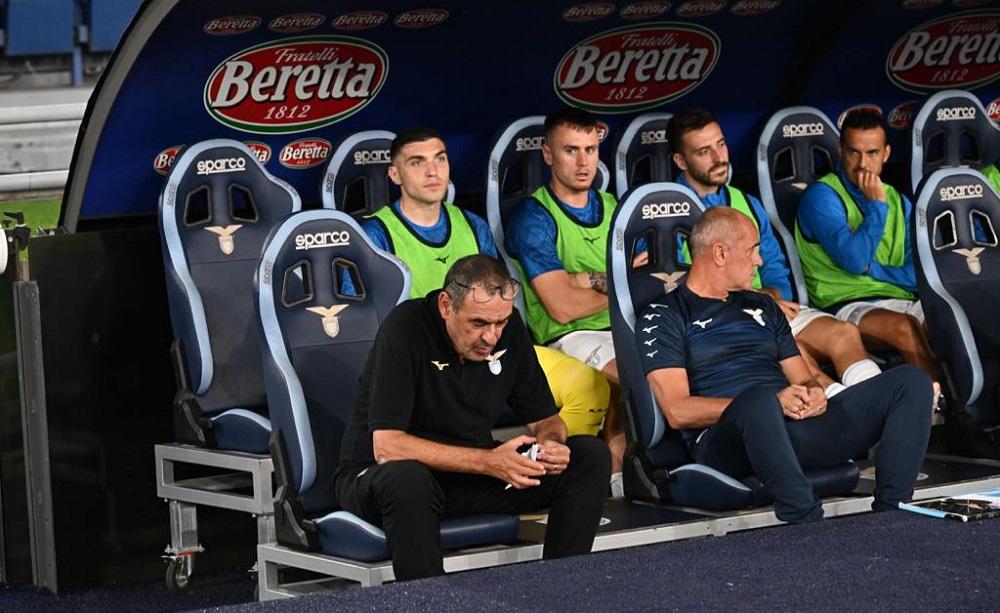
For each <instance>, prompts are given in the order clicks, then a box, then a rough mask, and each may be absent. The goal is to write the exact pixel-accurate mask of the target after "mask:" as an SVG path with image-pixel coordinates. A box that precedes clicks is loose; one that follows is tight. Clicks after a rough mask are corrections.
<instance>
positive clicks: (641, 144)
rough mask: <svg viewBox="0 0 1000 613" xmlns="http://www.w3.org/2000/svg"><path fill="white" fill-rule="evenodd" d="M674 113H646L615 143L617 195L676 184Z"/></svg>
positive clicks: (633, 121) (629, 125) (623, 131)
mask: <svg viewBox="0 0 1000 613" xmlns="http://www.w3.org/2000/svg"><path fill="white" fill-rule="evenodd" d="M671 117H673V114H672V113H645V114H643V115H639V116H638V117H636V118H635V119H633V120H632V121H630V122H629V123H628V124H627V125H626V126H625V129H624V130H622V131H621V132H620V133H619V135H618V139H617V141H616V142H615V193H616V195H617V196H618V197H619V198H621V197H622V195H624V194H625V192H626V191H628V190H629V188H631V187H634V186H636V185H643V184H645V183H658V182H663V181H672V180H673V178H674V167H673V164H671V162H670V157H671V155H672V154H673V151H672V150H671V148H670V143H669V142H667V124H668V123H669V122H670V118H671Z"/></svg>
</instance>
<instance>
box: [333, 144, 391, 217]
mask: <svg viewBox="0 0 1000 613" xmlns="http://www.w3.org/2000/svg"><path fill="white" fill-rule="evenodd" d="M394 138H396V134H395V133H394V132H389V131H387V130H365V131H364V132H358V133H356V134H351V135H350V136H348V137H347V138H345V139H344V140H342V141H340V144H339V145H337V148H336V149H335V150H334V152H333V155H332V156H330V162H329V163H328V164H327V165H326V173H325V174H324V176H323V188H322V196H323V208H324V209H336V210H338V211H344V212H346V213H350V214H352V215H354V214H367V213H371V212H373V211H375V209H377V208H378V207H380V206H382V205H383V204H385V203H387V202H391V201H392V200H394V199H395V195H394V193H392V192H391V191H390V189H391V188H390V186H389V177H388V175H387V174H386V171H387V169H388V168H389V163H390V162H391V160H390V159H389V147H390V146H391V145H392V139H394ZM397 191H398V190H397Z"/></svg>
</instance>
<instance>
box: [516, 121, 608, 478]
mask: <svg viewBox="0 0 1000 613" xmlns="http://www.w3.org/2000/svg"><path fill="white" fill-rule="evenodd" d="M545 139H546V142H545V144H544V145H542V156H543V158H544V159H545V163H546V164H548V165H549V166H550V167H551V169H552V179H551V180H550V181H549V183H548V184H547V185H544V186H542V187H541V188H539V189H538V190H537V191H535V193H534V194H532V196H531V198H529V199H527V200H525V201H524V202H522V203H521V204H520V206H518V207H517V208H516V209H515V210H514V211H513V212H512V214H511V216H510V218H509V219H508V220H507V227H506V228H505V232H504V235H505V239H504V240H505V244H506V247H507V252H508V253H509V254H510V255H511V257H513V258H514V259H515V260H516V261H517V266H518V267H519V269H520V272H521V276H522V278H523V279H524V280H525V287H524V298H525V304H526V308H527V313H526V317H525V319H526V320H527V323H528V328H529V329H530V330H531V333H532V334H533V335H534V337H535V340H536V341H537V342H539V343H543V344H546V345H548V346H549V347H552V348H554V349H559V350H560V351H562V352H563V353H566V354H568V355H571V356H573V357H575V358H576V359H578V360H580V361H581V362H584V363H586V364H588V365H589V366H592V367H594V368H596V369H598V370H600V371H601V372H603V373H604V375H605V377H607V379H608V382H609V383H611V384H612V392H611V401H610V403H609V406H608V413H607V416H606V418H605V420H604V430H603V434H604V438H605V440H607V441H608V443H609V446H610V447H611V458H612V460H611V461H612V472H613V473H614V476H613V477H612V494H613V495H615V496H620V495H621V494H622V490H621V488H620V483H621V464H622V456H623V455H624V452H625V433H624V431H623V430H622V427H621V419H620V417H619V415H618V412H619V411H618V402H617V398H618V389H617V384H618V368H617V365H616V363H615V353H614V345H613V344H612V341H611V330H610V327H611V323H610V318H609V316H608V297H607V275H606V274H605V268H606V264H605V261H606V257H607V242H608V229H609V227H610V225H611V216H612V213H613V212H614V208H615V206H616V204H617V203H616V202H615V199H614V197H613V196H612V195H611V194H608V193H605V192H601V191H598V190H596V189H592V188H591V184H592V183H593V182H594V178H595V177H596V175H597V159H598V144H599V139H598V134H597V118H596V117H594V116H593V115H592V114H591V113H589V112H587V111H584V110H581V109H574V108H565V109H561V110H559V111H556V112H554V113H551V114H549V116H548V117H546V118H545Z"/></svg>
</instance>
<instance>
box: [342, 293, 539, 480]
mask: <svg viewBox="0 0 1000 613" xmlns="http://www.w3.org/2000/svg"><path fill="white" fill-rule="evenodd" d="M438 293H439V292H431V293H430V294H428V295H427V296H426V297H425V298H418V299H415V300H409V301H407V302H404V303H402V304H400V305H399V306H397V307H396V308H395V309H393V310H392V312H391V313H389V316H388V317H386V319H385V321H384V322H382V326H381V327H380V328H379V331H378V335H377V336H376V337H375V343H374V346H373V347H372V351H371V353H370V354H369V355H368V363H367V364H366V365H365V370H364V372H363V373H362V374H361V380H360V387H359V390H358V395H357V398H356V399H355V402H354V414H353V416H352V417H351V423H350V424H348V426H347V430H346V431H345V432H344V440H343V444H342V445H341V448H340V466H339V468H338V473H343V472H346V471H351V470H357V469H359V468H361V467H363V466H370V465H372V464H374V463H375V457H374V452H373V451H372V432H373V431H375V430H404V431H406V432H407V433H409V434H412V435H414V436H419V437H420V438H424V439H429V440H432V441H437V442H439V443H445V444H449V445H458V446H463V447H478V448H482V449H489V448H492V447H494V445H495V444H494V442H493V437H492V435H491V429H492V427H493V425H494V424H495V423H496V420H497V418H498V416H499V414H500V410H501V409H502V408H503V406H504V404H505V403H506V404H507V405H508V406H509V407H510V408H511V409H513V410H514V413H515V414H516V415H517V416H518V418H519V419H520V420H521V421H522V422H524V423H530V422H534V421H538V420H540V419H544V418H546V417H549V416H550V415H554V414H556V413H557V412H558V410H557V409H556V406H555V401H554V400H553V399H552V392H551V391H549V386H548V383H547V382H546V379H545V373H544V372H542V368H541V366H539V364H538V358H537V357H536V356H535V349H534V346H533V345H532V341H531V338H530V337H529V336H528V331H527V328H525V326H524V322H523V321H522V320H521V317H520V315H519V314H518V312H517V309H514V310H513V312H512V314H511V317H510V320H509V322H508V323H507V326H506V327H505V328H504V330H503V334H501V336H500V340H499V342H498V343H497V345H496V347H494V349H493V354H492V355H494V356H496V355H499V354H500V353H501V352H504V353H503V355H502V356H500V357H499V358H498V359H497V360H496V362H499V364H500V366H499V368H498V367H497V366H493V367H492V369H491V367H490V364H489V363H488V362H486V361H483V362H473V361H466V362H465V363H464V364H463V363H462V362H461V361H460V360H459V359H458V354H457V353H456V352H455V349H454V347H453V346H452V344H451V340H450V338H449V337H448V333H447V331H446V330H445V326H444V320H443V319H441V315H440V312H439V311H438V306H437V297H438Z"/></svg>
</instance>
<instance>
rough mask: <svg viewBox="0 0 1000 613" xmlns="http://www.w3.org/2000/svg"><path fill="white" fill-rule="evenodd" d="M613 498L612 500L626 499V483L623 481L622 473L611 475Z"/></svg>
mask: <svg viewBox="0 0 1000 613" xmlns="http://www.w3.org/2000/svg"><path fill="white" fill-rule="evenodd" d="M611 497H612V498H624V497H625V483H624V482H623V481H622V474H621V473H612V474H611Z"/></svg>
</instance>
